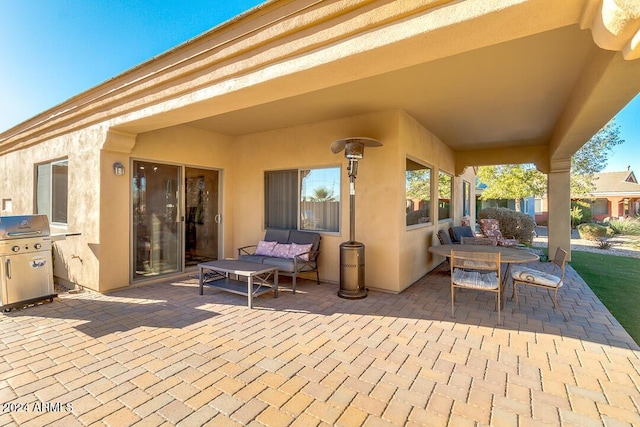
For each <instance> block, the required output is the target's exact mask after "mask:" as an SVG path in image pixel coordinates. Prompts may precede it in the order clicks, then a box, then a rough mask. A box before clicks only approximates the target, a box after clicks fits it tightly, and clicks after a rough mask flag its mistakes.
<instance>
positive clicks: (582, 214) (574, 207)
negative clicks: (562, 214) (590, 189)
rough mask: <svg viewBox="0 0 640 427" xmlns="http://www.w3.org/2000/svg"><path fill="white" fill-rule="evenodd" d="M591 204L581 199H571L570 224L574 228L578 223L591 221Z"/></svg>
mask: <svg viewBox="0 0 640 427" xmlns="http://www.w3.org/2000/svg"><path fill="white" fill-rule="evenodd" d="M591 218H592V215H591V205H590V204H589V203H587V202H585V201H583V200H572V201H571V225H572V227H573V228H576V227H577V226H578V225H580V224H584V223H586V222H591Z"/></svg>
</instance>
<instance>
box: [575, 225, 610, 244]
mask: <svg viewBox="0 0 640 427" xmlns="http://www.w3.org/2000/svg"><path fill="white" fill-rule="evenodd" d="M578 234H580V238H581V239H584V240H599V239H602V238H604V237H606V236H607V227H605V226H604V225H600V224H595V223H592V222H590V223H584V224H580V225H579V226H578Z"/></svg>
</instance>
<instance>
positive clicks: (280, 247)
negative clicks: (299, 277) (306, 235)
mask: <svg viewBox="0 0 640 427" xmlns="http://www.w3.org/2000/svg"><path fill="white" fill-rule="evenodd" d="M290 249H291V245H290V244H288V243H278V244H277V245H276V247H275V248H273V251H272V252H271V256H274V257H276V258H291V257H290V256H289V250H290Z"/></svg>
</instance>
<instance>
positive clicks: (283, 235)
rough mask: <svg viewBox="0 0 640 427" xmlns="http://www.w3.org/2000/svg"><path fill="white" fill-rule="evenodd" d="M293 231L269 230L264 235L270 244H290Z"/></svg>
mask: <svg viewBox="0 0 640 427" xmlns="http://www.w3.org/2000/svg"><path fill="white" fill-rule="evenodd" d="M290 235H291V230H283V229H280V228H267V231H266V232H265V233H264V240H266V241H269V242H278V243H289V236H290Z"/></svg>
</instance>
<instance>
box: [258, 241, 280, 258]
mask: <svg viewBox="0 0 640 427" xmlns="http://www.w3.org/2000/svg"><path fill="white" fill-rule="evenodd" d="M276 244H278V242H266V241H264V240H260V241H259V242H258V247H257V248H256V251H255V252H254V255H264V256H271V254H272V252H273V248H275V247H276Z"/></svg>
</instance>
